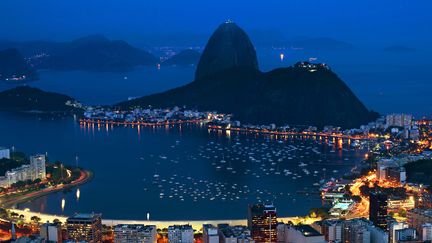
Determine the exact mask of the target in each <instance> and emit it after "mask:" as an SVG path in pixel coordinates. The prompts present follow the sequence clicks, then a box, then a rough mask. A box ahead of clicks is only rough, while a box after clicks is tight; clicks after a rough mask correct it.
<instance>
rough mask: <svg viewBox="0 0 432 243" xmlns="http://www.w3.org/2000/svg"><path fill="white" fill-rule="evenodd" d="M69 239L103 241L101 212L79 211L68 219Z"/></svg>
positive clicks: (90, 241)
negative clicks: (85, 212) (86, 212)
mask: <svg viewBox="0 0 432 243" xmlns="http://www.w3.org/2000/svg"><path fill="white" fill-rule="evenodd" d="M66 224H67V235H68V239H69V240H73V241H86V242H89V243H98V242H102V219H101V215H100V214H94V213H92V214H83V213H77V214H75V215H74V216H72V217H69V218H68V219H67V221H66Z"/></svg>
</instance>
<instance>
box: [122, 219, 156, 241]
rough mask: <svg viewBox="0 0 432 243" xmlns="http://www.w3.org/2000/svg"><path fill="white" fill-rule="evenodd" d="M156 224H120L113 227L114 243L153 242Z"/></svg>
mask: <svg viewBox="0 0 432 243" xmlns="http://www.w3.org/2000/svg"><path fill="white" fill-rule="evenodd" d="M156 241H157V231H156V225H143V224H120V225H116V226H115V227H114V242H115V243H155V242H156Z"/></svg>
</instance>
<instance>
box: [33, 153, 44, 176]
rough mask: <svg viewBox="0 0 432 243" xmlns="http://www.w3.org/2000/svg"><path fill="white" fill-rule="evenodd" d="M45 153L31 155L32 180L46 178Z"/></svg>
mask: <svg viewBox="0 0 432 243" xmlns="http://www.w3.org/2000/svg"><path fill="white" fill-rule="evenodd" d="M45 160H46V158H45V155H43V154H36V155H32V156H30V167H31V169H32V171H33V172H32V173H33V174H32V180H36V179H41V180H44V179H45V178H46V168H45Z"/></svg>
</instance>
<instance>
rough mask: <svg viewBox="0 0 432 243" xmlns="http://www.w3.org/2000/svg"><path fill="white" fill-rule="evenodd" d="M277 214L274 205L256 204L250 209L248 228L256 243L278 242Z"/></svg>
mask: <svg viewBox="0 0 432 243" xmlns="http://www.w3.org/2000/svg"><path fill="white" fill-rule="evenodd" d="M277 224H278V223H277V214H276V208H275V207H274V206H273V205H264V204H255V205H250V206H249V208H248V227H249V229H250V231H251V235H252V239H254V241H256V242H276V241H277Z"/></svg>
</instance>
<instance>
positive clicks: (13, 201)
mask: <svg viewBox="0 0 432 243" xmlns="http://www.w3.org/2000/svg"><path fill="white" fill-rule="evenodd" d="M92 178H93V173H92V172H91V171H88V170H81V175H80V177H79V178H78V179H77V180H75V181H72V182H71V183H70V184H67V185H57V186H56V187H49V188H45V189H43V190H40V191H34V192H30V193H25V194H22V195H18V196H14V195H11V196H10V198H6V199H4V198H0V200H1V205H2V207H4V208H8V209H11V208H13V207H15V205H17V204H19V203H24V202H27V201H31V200H33V199H35V198H39V197H43V196H46V195H48V194H51V193H54V192H58V191H61V190H65V189H69V188H73V187H76V186H79V185H82V184H85V183H87V182H89V181H90V180H91V179H92Z"/></svg>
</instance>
